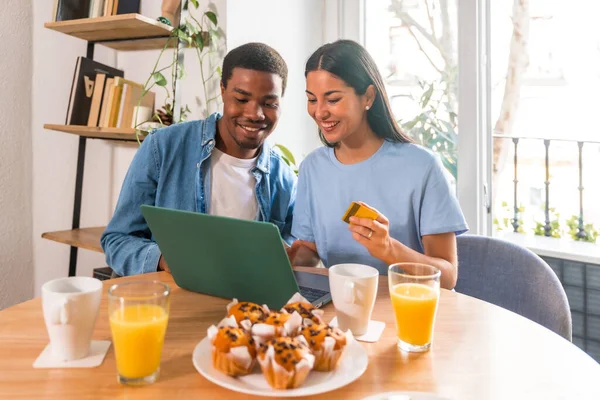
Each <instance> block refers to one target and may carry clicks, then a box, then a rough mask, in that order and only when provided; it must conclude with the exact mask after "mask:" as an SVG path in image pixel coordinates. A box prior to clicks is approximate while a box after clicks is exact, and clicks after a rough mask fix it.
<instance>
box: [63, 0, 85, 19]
mask: <svg viewBox="0 0 600 400" xmlns="http://www.w3.org/2000/svg"><path fill="white" fill-rule="evenodd" d="M89 14H90V0H55V3H54V21H69V20H72V19H81V18H88V16H89Z"/></svg>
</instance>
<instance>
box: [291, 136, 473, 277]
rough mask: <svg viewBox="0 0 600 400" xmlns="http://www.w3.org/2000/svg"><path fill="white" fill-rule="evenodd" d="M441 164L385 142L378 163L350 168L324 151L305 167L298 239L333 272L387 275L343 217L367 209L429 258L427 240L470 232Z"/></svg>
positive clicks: (417, 149) (425, 153)
mask: <svg viewBox="0 0 600 400" xmlns="http://www.w3.org/2000/svg"><path fill="white" fill-rule="evenodd" d="M443 168H444V167H443V166H442V163H441V161H440V159H439V158H438V157H437V156H436V155H434V154H433V153H432V152H431V151H429V150H427V149H425V148H424V147H421V146H418V145H414V144H407V143H392V142H388V141H385V142H384V143H383V145H382V146H381V147H380V148H379V149H378V150H377V152H375V154H373V155H372V156H371V157H370V158H368V159H366V160H364V161H361V162H359V163H356V164H351V165H345V164H342V163H340V162H339V161H338V160H337V158H336V157H335V154H334V150H333V149H332V148H328V147H321V148H319V149H317V150H315V151H313V152H312V153H310V154H309V155H308V157H306V159H305V160H304V161H303V162H302V164H301V165H300V172H299V177H298V191H297V195H296V205H295V208H294V219H293V225H292V235H293V236H295V237H296V238H298V239H302V240H306V241H309V242H314V243H316V245H317V251H318V253H319V257H320V258H321V260H322V261H323V264H324V265H325V266H326V267H328V268H329V267H330V266H332V265H335V264H340V263H361V264H366V265H370V266H373V267H375V268H377V269H378V270H379V272H380V274H383V275H386V274H387V267H388V266H387V265H386V264H385V263H384V262H383V261H381V260H379V259H377V258H375V257H372V256H371V255H370V254H369V252H368V251H367V249H366V248H365V247H364V246H363V245H361V244H360V243H358V242H357V241H355V240H354V239H353V238H352V232H350V231H349V230H348V224H346V223H345V222H344V221H342V216H343V214H344V212H345V211H346V209H347V208H348V206H349V205H350V203H351V202H352V201H363V202H365V203H367V204H368V205H370V206H372V207H374V208H376V209H377V210H378V211H379V212H381V213H382V214H383V215H385V216H386V217H387V218H388V220H389V221H390V236H391V237H393V238H394V239H396V240H398V241H400V242H402V243H404V244H405V245H406V246H408V247H410V248H411V249H413V250H416V251H418V252H420V253H423V252H424V250H423V243H422V241H421V237H422V236H424V235H431V234H437V233H447V232H455V233H456V234H457V235H459V234H461V233H464V232H466V231H467V229H468V228H467V223H466V221H465V218H464V216H463V214H462V211H461V209H460V206H459V205H458V201H457V199H456V196H455V195H454V193H453V191H452V189H451V186H450V184H449V182H448V179H447V178H446V177H445V176H444V169H443Z"/></svg>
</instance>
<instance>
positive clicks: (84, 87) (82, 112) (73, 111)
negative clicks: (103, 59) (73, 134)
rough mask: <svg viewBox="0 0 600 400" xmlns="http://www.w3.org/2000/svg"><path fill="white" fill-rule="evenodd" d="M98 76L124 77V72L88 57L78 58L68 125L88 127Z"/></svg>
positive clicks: (72, 86)
mask: <svg viewBox="0 0 600 400" xmlns="http://www.w3.org/2000/svg"><path fill="white" fill-rule="evenodd" d="M98 74H105V75H107V76H111V77H119V76H120V77H123V71H122V70H120V69H117V68H113V67H109V66H108V65H104V64H102V63H99V62H97V61H94V60H92V59H89V58H86V57H77V63H76V64H75V72H74V74H73V83H72V85H71V95H70V96H69V107H68V109H67V122H66V123H67V125H88V122H89V117H90V110H91V108H92V98H93V97H94V92H95V90H94V87H95V82H96V77H97V75H98Z"/></svg>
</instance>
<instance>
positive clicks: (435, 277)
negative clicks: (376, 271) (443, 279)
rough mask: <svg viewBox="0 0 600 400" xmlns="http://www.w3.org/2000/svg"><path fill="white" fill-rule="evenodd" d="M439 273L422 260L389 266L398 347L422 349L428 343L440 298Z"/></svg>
mask: <svg viewBox="0 0 600 400" xmlns="http://www.w3.org/2000/svg"><path fill="white" fill-rule="evenodd" d="M440 275H441V272H440V270H439V269H437V268H435V267H432V266H430V265H425V264H415V263H397V264H392V265H390V266H389V268H388V282H389V286H390V297H391V298H392V308H393V309H394V314H395V315H396V329H397V334H398V347H399V348H400V349H401V350H404V351H408V352H422V351H427V350H429V348H430V347H431V343H432V341H433V325H434V323H435V315H436V312H437V306H438V300H439V298H440Z"/></svg>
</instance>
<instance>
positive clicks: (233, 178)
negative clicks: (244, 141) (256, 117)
mask: <svg viewBox="0 0 600 400" xmlns="http://www.w3.org/2000/svg"><path fill="white" fill-rule="evenodd" d="M257 158H258V156H257V157H255V158H251V159H240V158H235V157H232V156H230V155H228V154H225V153H223V152H222V151H220V150H218V149H217V148H214V149H213V151H212V154H211V156H210V204H209V207H208V212H209V214H211V215H220V216H224V217H230V218H238V219H246V220H254V219H256V213H257V211H258V203H257V202H256V195H255V194H254V190H255V186H256V179H255V178H254V175H252V169H253V168H254V167H255V166H256V159H257Z"/></svg>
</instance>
